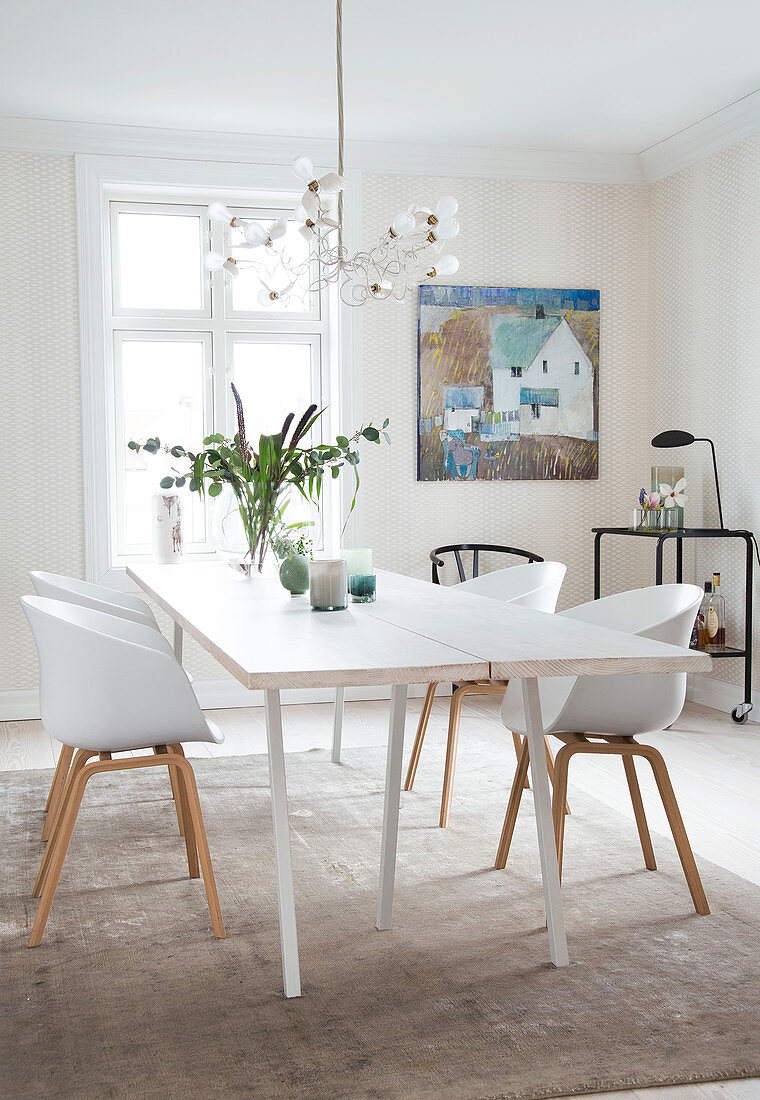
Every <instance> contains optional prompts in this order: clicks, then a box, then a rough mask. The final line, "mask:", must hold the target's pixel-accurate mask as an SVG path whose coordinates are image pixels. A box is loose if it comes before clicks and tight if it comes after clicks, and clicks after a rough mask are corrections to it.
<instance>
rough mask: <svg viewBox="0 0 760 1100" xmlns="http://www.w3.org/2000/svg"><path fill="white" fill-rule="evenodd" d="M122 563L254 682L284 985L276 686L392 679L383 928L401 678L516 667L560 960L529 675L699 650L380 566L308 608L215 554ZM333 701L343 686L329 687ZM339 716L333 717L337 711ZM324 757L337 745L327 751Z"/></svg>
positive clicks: (177, 635)
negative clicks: (330, 608)
mask: <svg viewBox="0 0 760 1100" xmlns="http://www.w3.org/2000/svg"><path fill="white" fill-rule="evenodd" d="M127 573H128V575H129V576H130V577H131V578H132V580H133V581H135V583H136V584H137V585H139V587H140V588H142V589H143V591H144V592H146V593H147V594H148V595H149V596H150V597H151V598H152V599H154V600H155V601H156V603H157V604H158V605H159V606H160V607H161V608H163V610H164V611H166V612H167V614H168V615H169V616H170V617H171V618H172V620H173V621H174V648H175V653H176V654H177V656H178V658H179V660H182V642H183V633H184V632H187V633H188V634H190V635H191V636H192V637H193V638H195V640H196V641H197V642H199V643H200V645H201V646H203V648H204V649H206V650H208V652H209V653H211V654H212V655H213V656H214V657H215V658H216V660H217V661H219V663H220V664H221V665H223V666H224V668H226V669H227V670H228V671H229V672H231V673H232V675H233V676H234V677H235V678H236V679H237V680H239V681H240V683H242V684H243V685H244V686H245V687H246V688H248V689H250V690H263V692H264V708H265V717H266V732H267V749H268V762H269V780H270V790H271V799H272V819H273V827H274V847H275V862H276V871H277V895H278V907H279V923H280V942H281V949H282V967H283V984H284V990H285V995H286V996H287V997H298V996H300V993H301V979H300V963H299V956H298V933H297V925H296V914H295V895H294V885H293V873H292V865H291V856H290V832H289V824H288V803H287V786H286V774H285V756H284V751H283V737H282V711H281V702H280V692H281V690H283V689H285V688H319V687H322V688H324V687H334V688H336V689H343V688H345V687H346V686H373V685H377V686H388V685H390V689H391V700H390V718H389V728H388V747H387V755H386V775H385V797H384V803H383V828H382V842H381V850H380V876H379V886H378V898H377V920H376V924H377V928H378V929H380V930H385V929H389V928H391V926H392V918H393V893H394V882H395V871H396V849H397V842H398V828H399V804H400V800H401V774H402V757H403V748H404V726H405V716H406V699H407V690H408V686H409V685H410V684H425V683H450V682H454V681H457V680H479V679H488V678H491V679H497V680H509V679H517V678H519V679H520V680H521V681H522V693H523V703H524V707H525V717H526V735H527V741H528V749H529V756H530V770H531V781H532V787H533V797H534V803H535V817H536V830H537V835H538V849H539V856H540V862H541V875H542V879H543V889H544V902H545V908H546V921H547V931H548V938H549V954H550V958H551V961H552V963H553V964H554V965H555V966H558V967H561V966H567V964H568V962H569V955H568V949H567V936H566V932H565V923H564V915H563V911H562V897H561V891H560V879H559V870H558V866H557V855H556V848H555V841H554V827H553V823H552V810H551V794H550V788H549V775H548V771H547V765H546V755H545V752H544V746H543V737H544V731H543V724H542V718H541V704H540V698H539V691H538V677H543V676H578V675H608V674H615V673H652V672H660V673H678V672H680V673H682V672H690V671H695V672H700V671H701V672H703V671H706V670H707V669H709V667H710V663H711V662H710V657H709V656H708V655H707V654H705V653H699V652H696V651H693V650H688V649H681V648H679V647H677V646H672V645H668V644H666V643H664V642H657V641H652V640H650V639H646V638H640V637H637V636H636V635H631V634H625V633H622V632H618V631H614V630H605V629H600V628H599V627H597V626H590V625H588V624H586V623H582V622H578V621H574V620H570V619H566V618H556V617H555V616H553V615H548V614H546V613H544V612H541V611H532V610H529V609H527V608H521V607H516V606H514V605H510V604H504V603H502V602H500V601H498V600H493V599H488V598H485V597H482V596H475V595H471V594H469V593H467V592H464V591H458V590H457V587H456V586H453V587H446V586H442V585H433V584H431V583H429V582H425V581H419V580H414V579H412V578H409V577H404V576H401V575H399V574H394V573H388V572H382V571H381V572H379V573H378V579H377V600H376V602H375V603H371V604H350V605H349V608H348V609H347V610H346V611H340V612H331V613H321V614H320V613H316V612H313V611H312V610H311V608H310V606H309V602H308V597H299V598H295V599H294V598H292V597H290V596H289V595H288V593H286V592H285V591H284V589H283V588H282V587H281V586H280V584H279V582H278V581H277V580H276V578H255V579H253V580H248V579H247V578H245V577H242V576H240V575H238V574H236V573H235V572H233V571H232V570H231V569H229V568H228V567H227V566H226V565H224V564H223V563H219V562H197V563H195V562H182V563H179V564H172V565H157V564H144V565H132V566H130V567H129V568H128V569H127ZM339 699H340V703H341V705H342V691H340V692H339ZM338 722H339V719H337V718H336V723H338ZM333 758H334V759H335V752H334V755H333Z"/></svg>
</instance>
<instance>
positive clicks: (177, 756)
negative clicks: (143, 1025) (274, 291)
mask: <svg viewBox="0 0 760 1100" xmlns="http://www.w3.org/2000/svg"><path fill="white" fill-rule="evenodd" d="M80 754H81V755H80ZM97 755H98V753H86V752H84V750H81V749H80V750H79V752H78V753H77V755H76V756H75V758H74V763H73V764H72V767H71V771H70V772H69V779H70V782H69V783H68V784H67V790H66V792H65V794H64V802H63V805H62V807H61V813H60V814H59V817H58V821H57V823H56V828H55V832H54V835H53V837H52V838H51V841H50V843H49V844H48V848H47V850H46V852H45V858H46V860H47V874H46V876H45V881H44V884H43V889H42V899H41V901H40V905H39V908H38V910H37V916H36V917H35V921H34V926H33V928H32V934H31V936H30V938H29V947H37V946H38V944H39V943H40V941H41V939H42V935H43V933H44V931H45V925H46V923H47V919H48V916H49V914H50V907H51V905H52V903H53V897H54V895H55V891H56V887H57V885H58V879H59V878H60V874H61V868H62V867H63V862H64V860H65V858H66V852H67V851H68V847H69V842H70V840H71V834H72V832H73V830H74V823H75V821H76V817H77V814H78V812H79V807H80V805H81V802H82V795H83V793H84V788H85V786H86V784H87V781H88V780H89V779H90V778H91V777H92V776H93V775H95V774H96V773H97V772H102V771H125V770H127V769H130V770H131V769H138V768H146V767H148V768H149V767H156V766H157V765H159V764H166V765H168V766H169V767H173V768H176V769H177V770H178V771H179V772H180V773H181V780H180V782H179V783H178V785H177V789H178V791H179V792H180V797H181V798H182V799H183V800H184V799H185V798H186V808H185V813H186V820H187V821H188V822H189V823H191V828H190V829H188V833H189V834H191V835H192V838H193V841H194V844H196V845H197V855H198V860H199V863H200V870H201V873H202V875H203V883H204V886H205V889H206V899H207V901H208V907H209V912H210V914H211V926H212V928H213V931H214V935H215V936H216V937H217V939H223V938H224V936H225V930H224V921H223V920H222V912H221V908H220V906H219V897H218V895H217V892H216V882H215V879H214V871H213V867H212V865H211V854H210V852H209V849H208V840H207V839H206V830H205V828H204V825H203V815H202V813H201V806H200V800H199V798H198V788H197V786H196V783H195V775H194V773H193V769H192V767H191V765H190V762H189V761H188V760H186V759H185V757H184V754H182V753H181V752H174V751H171V752H162V753H157V754H155V755H154V756H141V757H132V758H128V759H121V760H104V761H97V762H95V763H91V764H87V763H84V764H80V766H78V767H77V768H76V772H75V765H77V764H78V763H79V762H80V761H81V758H82V756H84V757H85V759H88V758H89V757H91V756H97ZM74 772H75V774H72V773H74ZM186 843H187V838H186ZM189 859H190V855H189V853H188V860H189Z"/></svg>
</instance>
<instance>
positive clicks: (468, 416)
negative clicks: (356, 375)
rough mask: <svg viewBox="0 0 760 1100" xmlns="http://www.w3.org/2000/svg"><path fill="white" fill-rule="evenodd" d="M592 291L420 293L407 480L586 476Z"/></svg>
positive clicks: (593, 353) (593, 411)
mask: <svg viewBox="0 0 760 1100" xmlns="http://www.w3.org/2000/svg"><path fill="white" fill-rule="evenodd" d="M598 371H599V292H598V291H597V290H546V289H515V288H502V287H441V286H422V287H420V292H419V417H418V478H419V480H421V481H441V480H454V481H475V480H479V481H483V480H485V481H493V480H505V479H540V480H548V479H567V480H578V479H582V478H595V477H596V476H597V472H598V424H597V417H598Z"/></svg>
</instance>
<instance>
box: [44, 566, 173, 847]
mask: <svg viewBox="0 0 760 1100" xmlns="http://www.w3.org/2000/svg"><path fill="white" fill-rule="evenodd" d="M29 576H30V578H31V581H32V584H33V585H34V591H35V593H36V594H37V595H38V596H44V597H46V598H48V599H51V600H63V602H64V603H71V604H77V605H79V606H80V607H89V608H90V609H91V610H93V611H103V612H106V613H107V614H109V615H116V616H117V617H119V618H122V619H129V620H131V621H132V622H136V623H143V625H145V626H150V627H152V628H153V629H154V630H158V623H157V622H156V620H155V618H154V616H153V613H152V611H151V610H150V608H149V607H148V605H147V604H146V603H145V602H144V601H143V600H141V599H139V598H138V597H137V596H132V595H130V594H129V593H128V592H119V591H118V589H116V588H106V586H105V585H102V584H92V583H91V582H90V581H80V580H78V579H77V578H76V577H64V576H63V575H61V574H60V573H45V572H42V571H41V570H38V569H33V570H32V571H31V572H30V574H29ZM73 758H74V748H73V746H72V745H62V746H61V751H60V753H59V754H58V760H57V762H56V766H55V773H54V775H53V782H52V783H51V784H50V791H49V792H48V796H47V802H46V803H45V813H46V817H45V822H44V824H43V826H42V840H43V841H46V840H47V839H48V838H49V836H50V832H51V830H52V828H53V823H54V821H55V816H56V812H57V809H58V806H59V805H60V801H61V796H62V795H63V788H64V786H65V784H66V776H67V775H68V772H69V768H70V767H71V761H72V760H73ZM169 774H170V776H171V782H172V792H173V794H174V795H175V797H176V791H175V789H174V788H175V783H174V772H173V770H172V769H170V772H169ZM180 828H181V826H180Z"/></svg>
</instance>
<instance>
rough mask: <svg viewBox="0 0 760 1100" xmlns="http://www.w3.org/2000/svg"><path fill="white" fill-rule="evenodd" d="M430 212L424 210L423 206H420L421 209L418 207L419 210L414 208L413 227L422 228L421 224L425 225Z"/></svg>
mask: <svg viewBox="0 0 760 1100" xmlns="http://www.w3.org/2000/svg"><path fill="white" fill-rule="evenodd" d="M430 214H431V211H430V210H426V209H425V207H422V209H420V210H415V211H414V228H415V229H422V227H423V225H427V224H428V218H429V217H430Z"/></svg>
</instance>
